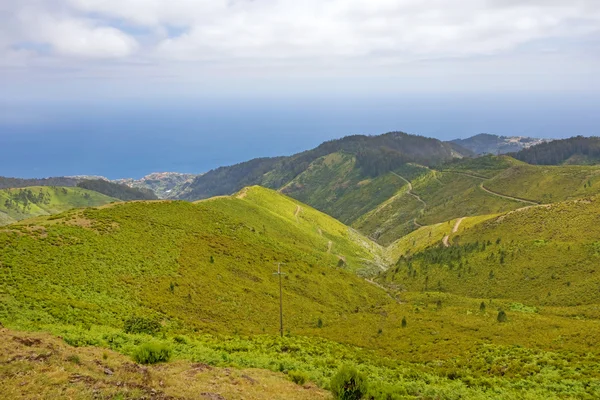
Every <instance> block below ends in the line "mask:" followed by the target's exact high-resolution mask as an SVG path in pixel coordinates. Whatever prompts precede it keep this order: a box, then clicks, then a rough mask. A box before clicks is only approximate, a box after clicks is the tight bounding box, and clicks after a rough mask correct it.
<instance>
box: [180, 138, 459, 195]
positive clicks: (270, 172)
mask: <svg viewBox="0 0 600 400" xmlns="http://www.w3.org/2000/svg"><path fill="white" fill-rule="evenodd" d="M333 153H344V154H346V155H348V156H351V157H353V158H354V168H356V169H357V171H356V172H355V174H357V175H360V176H362V178H363V179H367V178H374V177H377V176H381V175H384V174H386V173H387V172H389V171H390V170H392V169H394V168H396V167H398V166H400V165H402V164H405V163H407V162H416V163H419V164H423V165H432V164H437V163H441V162H444V161H448V160H451V159H452V158H453V157H455V156H461V154H459V153H458V152H457V151H456V149H455V148H454V147H453V146H451V145H449V144H447V143H443V142H440V141H439V140H436V139H430V138H425V137H421V136H415V135H408V134H406V133H402V132H391V133H387V134H384V135H379V136H363V135H355V136H348V137H345V138H342V139H338V140H332V141H329V142H325V143H323V144H321V145H320V146H318V147H316V148H315V149H312V150H308V151H305V152H302V153H298V154H295V155H293V156H290V157H278V158H262V159H255V160H251V161H248V162H245V163H241V164H237V165H234V166H231V167H222V168H218V169H216V170H213V171H209V172H207V173H206V174H204V175H202V176H199V177H197V178H196V179H195V180H194V182H192V184H191V185H190V186H189V188H188V191H187V192H186V194H185V195H184V197H182V198H183V199H185V200H197V199H203V198H208V197H211V196H217V195H228V194H231V193H234V192H236V191H238V190H240V189H242V188H243V187H244V186H249V185H262V186H265V187H269V188H273V189H279V188H281V187H283V186H285V185H287V184H288V183H290V182H291V181H292V180H294V178H296V177H298V176H299V175H300V174H302V173H303V172H305V171H306V170H307V169H308V168H309V167H310V166H311V165H312V163H314V162H315V161H317V160H319V159H321V158H322V157H325V156H328V155H330V154H333ZM321 178H322V177H321ZM322 183H323V182H322V181H320V182H319V183H317V182H315V183H314V184H315V185H317V184H319V185H321V184H322ZM321 189H324V187H323V186H321ZM328 195H330V194H328Z"/></svg>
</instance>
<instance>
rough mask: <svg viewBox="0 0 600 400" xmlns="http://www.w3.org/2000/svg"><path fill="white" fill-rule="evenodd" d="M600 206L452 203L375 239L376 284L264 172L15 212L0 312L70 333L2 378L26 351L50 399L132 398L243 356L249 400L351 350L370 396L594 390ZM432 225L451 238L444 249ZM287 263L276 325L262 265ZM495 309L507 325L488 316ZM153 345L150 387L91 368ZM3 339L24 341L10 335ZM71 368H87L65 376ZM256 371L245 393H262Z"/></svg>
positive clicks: (564, 394) (14, 375)
mask: <svg viewBox="0 0 600 400" xmlns="http://www.w3.org/2000/svg"><path fill="white" fill-rule="evenodd" d="M438 179H439V178H438ZM598 207H600V199H598V198H589V199H585V200H579V201H575V202H566V203H560V204H556V205H552V206H549V207H547V206H540V207H531V208H527V209H524V210H520V211H515V212H511V213H508V214H502V215H491V216H477V217H470V218H466V219H464V220H463V222H462V223H461V225H460V227H459V229H458V231H457V232H456V233H452V227H453V226H454V224H455V221H454V220H451V221H449V222H444V223H440V224H436V225H433V226H429V227H424V228H421V229H418V230H416V231H415V232H412V233H411V234H409V235H408V236H407V237H405V238H402V239H401V240H400V241H398V242H396V243H395V244H394V246H392V247H390V248H389V249H388V250H387V251H388V253H389V254H388V255H387V256H388V257H393V258H397V257H399V256H401V255H403V256H404V259H403V260H402V261H401V262H400V263H398V264H397V265H395V266H394V267H393V268H391V269H389V270H388V271H387V272H386V273H382V274H381V275H380V276H379V277H378V278H377V279H375V282H376V283H379V284H381V285H385V286H387V288H388V290H387V291H384V290H383V289H382V288H381V287H378V286H377V285H374V284H372V283H371V282H368V281H366V280H364V279H361V278H359V277H358V276H357V275H356V273H357V272H361V271H362V272H363V273H365V272H368V271H371V270H372V269H373V268H375V267H377V265H378V263H382V262H383V261H382V260H384V259H385V256H386V255H385V254H383V251H382V249H381V248H379V247H378V246H377V245H375V244H373V243H372V242H369V241H368V240H367V239H366V238H364V237H362V236H361V235H359V234H358V233H356V232H354V231H353V230H352V229H349V228H348V227H347V226H345V225H343V224H341V223H340V222H339V221H337V220H335V219H333V218H331V217H328V216H327V215H325V214H322V213H320V212H318V211H316V210H314V209H312V208H311V207H309V206H307V205H304V204H301V203H299V202H298V201H296V200H293V199H290V198H288V197H286V196H283V195H281V194H278V193H276V192H274V191H271V190H267V189H263V188H259V187H252V188H248V189H246V190H243V191H242V192H240V193H238V194H237V195H235V196H231V197H222V198H216V199H211V200H206V201H201V202H198V203H195V204H190V203H184V202H169V201H163V202H135V203H124V204H116V205H110V206H106V207H102V208H99V209H86V210H71V211H68V212H66V213H64V214H61V215H59V216H52V217H39V218H37V219H35V220H29V221H25V222H22V223H17V224H13V225H11V226H9V227H7V228H5V229H4V230H2V231H0V247H1V248H2V249H3V251H2V252H1V253H0V299H1V300H2V301H1V302H0V321H1V322H2V324H4V326H6V327H8V328H10V329H11V330H10V331H9V332H10V335H19V336H31V337H34V336H36V335H40V336H41V337H44V338H48V339H47V340H51V341H54V340H57V339H55V338H54V337H55V336H60V337H61V338H62V339H63V341H64V342H65V343H66V344H69V345H70V346H72V347H71V348H66V349H67V350H65V351H66V353H65V354H64V355H61V357H60V360H58V359H54V358H52V357H53V355H52V356H50V357H49V358H47V360H46V361H43V364H42V365H43V367H44V368H42V367H41V366H39V367H38V364H33V365H30V364H29V361H28V360H26V362H24V363H20V361H19V362H16V361H15V362H13V361H11V362H10V363H0V374H2V375H1V376H2V378H3V383H4V382H8V384H7V385H6V388H7V389H4V390H7V391H8V390H9V392H7V393H9V394H10V395H13V397H14V395H15V394H18V393H21V392H20V391H22V390H26V389H27V390H29V388H26V389H23V388H22V387H21V386H19V385H20V383H21V382H22V378H21V377H22V376H23V374H26V373H27V371H31V370H32V369H31V368H32V367H33V371H35V373H33V372H32V375H31V376H32V378H31V380H30V382H32V383H35V385H37V386H35V385H34V386H32V390H38V391H39V390H45V391H46V392H43V393H49V394H48V395H47V396H46V397H47V398H51V397H52V396H54V397H56V396H57V395H56V394H55V393H58V392H55V390H56V391H59V390H60V391H64V392H65V393H67V394H68V395H72V397H73V398H77V396H80V398H85V396H86V395H87V396H88V397H89V390H92V389H90V386H99V387H101V388H102V390H104V389H106V390H107V392H106V393H107V397H108V396H109V395H110V396H116V395H117V393H119V395H122V396H130V397H132V398H134V397H135V396H138V397H139V396H143V395H144V393H147V392H144V391H145V390H146V389H145V388H148V387H149V388H153V389H155V390H161V391H163V392H165V393H167V390H169V392H168V393H169V395H172V396H179V397H182V398H186V397H189V398H192V397H193V396H194V394H191V393H195V396H197V394H198V393H199V392H201V391H204V390H206V391H207V392H214V393H219V394H221V395H222V396H224V397H226V398H240V396H241V394H240V393H243V392H244V391H245V390H246V389H247V387H246V386H245V385H246V382H244V383H239V382H238V380H234V381H235V382H237V383H232V380H231V379H230V380H229V381H227V379H229V378H228V377H226V378H223V377H224V376H226V374H227V373H226V372H225V370H222V368H229V369H230V372H229V376H234V377H236V378H235V379H237V378H240V379H239V380H241V375H242V374H246V371H256V373H255V374H254V375H249V376H251V377H252V378H253V379H255V380H258V381H260V382H264V383H261V385H260V388H264V390H265V392H264V393H265V394H264V395H263V396H264V397H258V396H259V395H258V394H256V395H255V396H257V397H255V398H274V397H275V398H292V399H293V398H315V397H316V398H318V396H321V395H323V396H324V397H323V398H327V397H326V396H327V394H326V393H325V392H323V391H320V390H319V389H316V388H315V387H314V386H310V385H316V386H317V387H319V388H322V389H325V390H327V389H330V388H331V387H330V385H331V378H332V377H333V376H334V375H335V374H336V373H337V371H338V370H339V368H340V367H341V366H342V365H345V364H348V365H352V366H353V367H355V368H356V369H357V371H359V372H360V373H361V374H364V376H365V378H366V379H367V381H368V386H369V389H368V390H369V396H371V397H373V398H374V399H390V398H391V399H394V398H407V399H411V398H415V399H438V398H446V399H459V398H469V399H537V398H547V399H554V398H589V399H593V398H598V396H600V369H599V368H598V365H600V363H599V361H600V351H599V349H598V347H597V345H596V344H597V343H598V341H599V340H600V309H599V308H598V305H597V295H596V293H597V288H598V284H599V281H598V279H597V276H598V275H597V272H596V267H595V265H596V264H597V263H596V262H595V257H596V256H597V254H600V250H599V249H600V245H598V242H597V240H598V239H597V238H598V237H599V234H600V232H598V229H600V228H596V227H595V226H594V224H595V223H594V221H595V218H596V215H597V214H598ZM445 235H449V236H450V240H449V242H450V244H451V246H450V247H449V248H440V247H439V246H440V243H441V240H442V238H443V237H444V236H445ZM498 239H500V240H498ZM484 241H485V243H486V245H485V249H483V246H482V243H483V242H484ZM488 242H489V243H488ZM329 243H331V245H330V244H329ZM475 243H478V245H477V246H475ZM492 254H493V257H492ZM502 255H504V262H503V263H502V262H501V261H500V257H501V256H502ZM344 260H345V261H344ZM280 261H281V262H285V263H286V264H285V265H284V266H283V268H284V272H286V274H287V275H285V277H284V279H283V293H284V327H285V337H283V338H280V337H279V336H278V328H279V320H278V311H279V309H278V306H279V287H278V281H277V279H276V277H274V276H273V275H272V273H273V272H274V271H275V269H276V267H275V265H274V263H275V262H280ZM340 261H344V262H343V263H340ZM409 263H410V266H409ZM451 265H452V267H451ZM469 269H470V272H469ZM490 270H493V271H494V274H493V277H492V278H490ZM409 271H411V272H410V274H409ZM412 271H416V276H413V275H414V273H413V272H412ZM523 274H527V275H523ZM427 276H429V278H428V281H427V286H425V282H426V279H427V278H426V277H427ZM526 278H529V279H526ZM567 283H568V284H567ZM547 291H551V295H550V296H548V295H547ZM482 302H483V303H485V308H484V309H483V310H482V309H481V303H482ZM500 310H504V311H505V313H506V317H507V321H506V322H503V323H499V322H498V320H497V318H498V313H499V311H500ZM155 321H157V322H158V323H155ZM403 321H404V322H403ZM23 330H25V331H37V332H49V333H51V334H52V335H53V336H52V337H51V336H48V335H47V334H44V333H33V334H32V333H21V332H20V331H23ZM17 331H19V332H17ZM3 332H6V331H3ZM36 337H37V336H36ZM0 342H2V343H5V342H6V340H2V341H0ZM53 343H54V342H53ZM148 343H152V346H165V348H168V349H170V356H171V361H169V362H168V363H163V364H160V365H158V366H156V367H147V368H148V370H149V371H152V373H156V374H159V375H158V376H157V379H160V380H162V381H163V382H164V383H165V387H164V388H163V387H161V386H160V385H158V387H157V386H156V385H157V382H158V383H160V380H155V379H153V380H152V382H153V383H152V384H148V383H140V385H143V387H144V388H140V387H137V386H135V387H134V386H133V385H129V386H127V388H131V389H132V390H133V389H135V390H138V389H140V390H142V392H144V393H142V392H135V394H131V395H130V394H129V393H121V392H117V391H118V390H121V391H122V390H123V388H118V387H117V388H115V387H114V386H113V385H112V384H110V383H106V382H107V381H110V382H112V378H111V377H110V376H109V377H105V376H103V375H102V374H103V371H102V370H100V369H93V368H96V367H95V366H94V365H97V364H96V362H95V361H94V360H98V361H99V360H100V358H102V360H103V361H100V362H101V363H104V364H107V365H108V362H109V361H105V360H104V355H103V354H104V353H107V354H109V355H108V356H107V359H108V360H112V358H113V357H115V358H118V359H119V360H130V359H133V357H134V356H135V355H136V353H137V352H138V351H139V349H140V348H142V346H146V345H147V344H148ZM0 346H6V352H7V354H8V353H9V352H15V351H22V348H21V347H20V345H18V344H15V343H10V341H9V343H8V344H1V345H0ZM56 346H59V347H60V346H63V344H62V343H61V344H59V345H56ZM89 346H93V347H89ZM19 349H20V350H19ZM88 351H89V352H92V353H93V357H91V358H90V356H88V353H87V352H88ZM113 351H114V352H118V353H119V354H120V355H119V354H115V353H112V352H113ZM35 352H36V354H39V351H38V350H37V349H36V350H35ZM2 353H3V354H4V351H3V352H2ZM19 354H23V353H19ZM61 354H62V353H61ZM71 355H75V356H77V357H78V359H79V361H80V362H79V363H76V362H73V361H69V360H68V359H67V358H68V357H69V356H71ZM121 355H123V356H121ZM19 357H21V356H19ZM122 357H126V358H122ZM11 358H12V356H11ZM62 360H64V362H63V361H62ZM71 360H75V358H71ZM35 362H37V361H36V360H33V361H31V363H35ZM54 362H56V364H55V363H54ZM123 362H125V361H123ZM190 363H202V364H206V365H209V366H210V367H211V368H213V370H211V371H215V375H210V374H208V375H207V379H206V380H202V379H203V378H197V379H198V381H196V380H194V382H193V384H192V386H190V387H189V388H188V387H187V386H186V385H184V384H182V383H181V382H186V381H185V380H184V379H182V377H183V378H185V377H186V376H188V375H187V374H188V373H191V372H190V370H193V369H195V368H196V367H193V365H192V364H190ZM119 365H120V364H119V363H116V364H115V369H113V371H116V369H118V368H117V367H118V366H119ZM108 366H109V367H110V365H108ZM36 368H38V369H36ZM61 368H62V369H63V370H64V372H60V373H59V372H55V371H60V369H61ZM85 368H87V369H88V370H85V373H82V372H77V371H81V369H85ZM90 368H92V369H90ZM136 368H138V367H136ZM139 368H141V367H139ZM203 368H204V367H203ZM118 373H119V374H120V372H118ZM72 374H79V375H89V376H92V377H93V380H88V379H87V378H84V379H81V378H77V380H76V381H75V382H74V383H73V384H70V385H67V384H66V383H65V382H68V381H69V380H73V379H72ZM115 374H117V372H115ZM224 374H225V375H224ZM194 376H196V375H194ZM100 377H101V378H102V379H100ZM138 378H139V379H143V376H139V377H137V378H135V377H133V376H132V377H131V378H127V377H125V376H122V375H119V376H118V377H117V376H115V379H120V381H126V382H130V381H131V382H138V381H136V380H135V379H138ZM294 380H296V381H298V382H301V381H302V380H305V382H306V383H305V385H307V384H308V385H309V388H310V389H304V388H303V387H302V386H300V385H298V384H296V383H294V382H293V381H294ZM49 382H53V383H54V384H49ZM86 382H93V384H92V385H87V384H86ZM98 382H100V383H98ZM142 382H143V381H142ZM201 385H209V387H210V388H215V389H214V390H213V389H210V390H209V389H204V387H205V386H201ZM210 385H213V386H210ZM240 385H241V386H240ZM249 385H250V383H249ZM288 385H291V386H288ZM25 386H27V385H25ZM40 387H43V388H45V389H40ZM252 387H254V386H248V388H249V389H247V390H248V393H249V394H248V395H247V396H248V397H246V398H253V397H251V396H253V395H254V394H253V393H259V392H258V389H259V387H258V386H256V387H255V388H254V389H256V391H254V392H253V391H252V390H254V389H252ZM188 389H189V390H190V391H187V390H188ZM192 389H195V390H196V392H192V391H191V390H192ZM278 389H279V390H280V391H279V392H278V391H277V390H278ZM86 390H88V391H87V392H86ZM239 390H241V391H242V392H240V391H239ZM77 391H80V392H77ZM27 393H33V392H27ZM274 393H276V394H274ZM269 395H270V396H271V397H267V396H269ZM303 395H306V397H300V396H303ZM236 396H237V397H236ZM294 396H296V397H294ZM310 396H313V397H310ZM5 397H6V396H5ZM59 397H60V396H59ZM9 398H10V396H9ZM125 398H128V397H125Z"/></svg>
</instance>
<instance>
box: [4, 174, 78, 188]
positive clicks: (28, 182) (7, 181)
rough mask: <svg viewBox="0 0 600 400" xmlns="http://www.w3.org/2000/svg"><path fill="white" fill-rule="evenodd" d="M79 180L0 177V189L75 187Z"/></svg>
mask: <svg viewBox="0 0 600 400" xmlns="http://www.w3.org/2000/svg"><path fill="white" fill-rule="evenodd" d="M79 181H80V180H79V179H77V178H67V177H56V178H41V179H21V178H7V177H3V176H0V189H11V188H24V187H29V186H62V187H72V186H77V183H78V182H79Z"/></svg>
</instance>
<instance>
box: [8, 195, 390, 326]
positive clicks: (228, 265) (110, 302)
mask: <svg viewBox="0 0 600 400" xmlns="http://www.w3.org/2000/svg"><path fill="white" fill-rule="evenodd" d="M263 204H264V205H268V208H266V207H263V206H262V205H263ZM59 222H65V224H62V223H59ZM13 232H14V233H13ZM18 232H21V233H28V235H26V236H23V235H22V234H17V233H18ZM0 242H1V243H0V245H1V246H2V247H3V248H8V251H4V252H2V255H0V262H1V263H2V265H4V266H9V267H10V268H11V269H10V270H11V277H12V283H11V287H12V290H11V299H10V300H9V301H8V304H9V305H10V306H9V310H8V311H6V310H5V311H4V312H5V314H4V316H6V312H8V314H9V315H11V314H12V313H18V310H19V309H21V308H22V307H24V306H26V307H27V308H29V312H28V313H27V314H29V315H27V316H26V315H23V317H27V318H29V319H32V320H42V321H54V322H64V323H76V322H78V321H79V322H81V323H97V324H106V325H112V326H121V324H122V320H123V319H124V318H126V317H128V316H130V315H132V314H136V313H141V314H150V315H154V316H160V317H161V318H167V320H168V321H169V323H170V324H183V325H184V326H187V327H196V328H198V329H210V330H219V331H230V332H231V331H233V330H234V329H238V330H240V331H243V332H247V333H248V332H256V333H258V332H262V331H263V330H267V331H268V332H273V329H274V328H276V327H277V323H276V322H275V321H276V320H277V318H278V313H277V307H278V302H277V280H276V279H275V277H273V276H272V272H273V271H274V270H276V265H275V263H276V262H284V263H287V264H286V266H284V270H285V271H286V272H287V273H288V275H287V276H286V278H285V283H286V284H285V287H286V304H287V307H288V318H289V319H290V320H292V321H294V326H295V327H296V328H297V329H299V330H306V329H310V328H311V327H313V326H315V324H316V322H317V319H318V318H319V316H320V315H321V314H322V313H328V314H333V310H334V309H335V310H342V309H344V310H347V311H348V312H349V311H350V310H353V309H354V308H356V307H358V308H361V309H367V308H368V307H370V306H371V305H377V304H385V303H387V302H389V300H386V299H387V297H386V296H385V295H384V294H383V293H381V292H380V290H378V289H377V288H376V287H374V286H371V285H369V284H364V283H363V281H362V280H360V279H359V278H357V277H356V276H355V274H354V272H355V271H357V270H362V269H365V268H372V265H374V264H375V262H376V255H377V251H378V249H377V247H376V246H374V245H372V244H370V243H368V242H367V241H366V240H364V239H362V238H361V237H360V235H358V234H356V233H354V232H352V231H350V230H349V229H348V228H347V227H345V226H344V225H342V224H341V223H339V222H338V221H336V220H334V219H333V218H331V217H327V216H325V215H324V214H321V213H318V212H316V211H315V210H312V209H310V208H309V207H307V206H303V205H302V206H301V205H299V204H298V203H296V202H294V201H293V200H291V199H288V198H286V197H284V196H281V195H278V194H276V193H275V192H272V191H269V190H267V189H263V188H258V187H255V188H251V189H248V190H246V191H245V192H243V193H242V194H240V195H238V197H232V198H220V199H214V200H208V201H203V202H201V203H198V204H190V203H184V202H173V203H164V202H155V203H124V204H118V205H114V206H111V207H108V208H102V209H95V210H91V209H88V210H84V211H78V210H74V211H72V212H70V213H68V214H66V215H65V216H64V217H62V218H61V219H54V218H53V219H51V220H39V221H36V222H34V221H31V222H29V221H28V222H27V225H22V226H19V225H17V226H13V227H11V229H10V230H9V231H7V232H4V233H2V234H0ZM23 247H27V248H29V249H30V250H31V251H32V252H33V254H35V255H26V254H23V253H21V252H20V251H11V249H17V248H23ZM30 276H39V277H40V279H36V280H35V281H33V282H32V281H31V280H30V279H29V277H30ZM50 287H53V288H54V289H53V290H48V288H50ZM133 304H136V306H135V307H134V308H132V305H133ZM30 307H31V308H30ZM167 316H168V317H167ZM240 317H243V318H240ZM358 317H360V314H359V315H357V318H358Z"/></svg>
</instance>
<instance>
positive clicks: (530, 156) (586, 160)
mask: <svg viewBox="0 0 600 400" xmlns="http://www.w3.org/2000/svg"><path fill="white" fill-rule="evenodd" d="M512 156H513V157H514V158H516V159H517V160H521V161H525V162H526V163H529V164H540V165H561V164H576V165H577V164H578V165H589V164H598V163H600V138H599V137H583V136H576V137H572V138H569V139H562V140H553V141H552V142H548V143H542V144H539V145H537V146H533V147H531V148H528V149H524V150H521V151H520V152H518V153H515V154H512Z"/></svg>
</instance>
